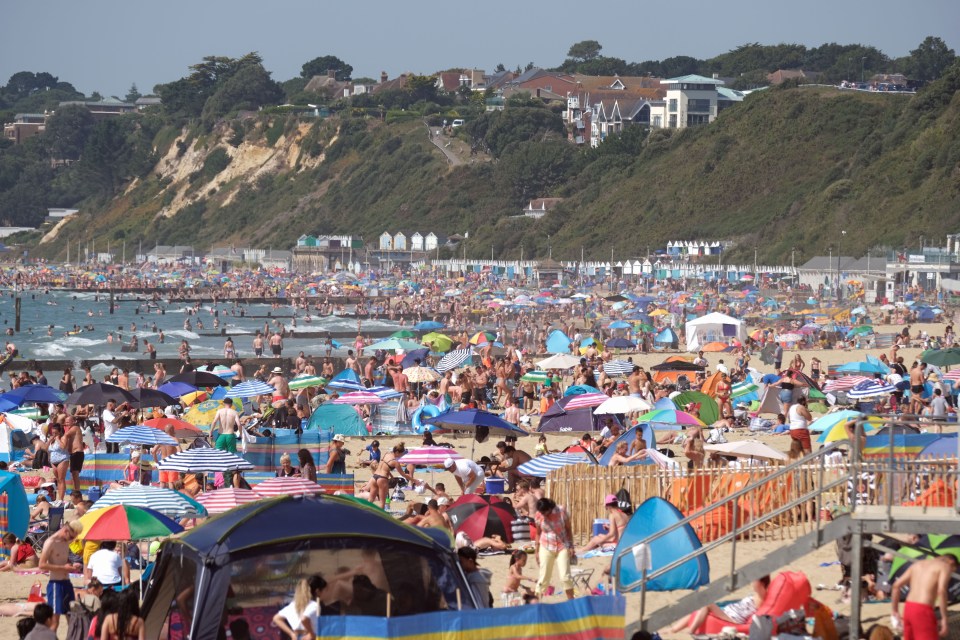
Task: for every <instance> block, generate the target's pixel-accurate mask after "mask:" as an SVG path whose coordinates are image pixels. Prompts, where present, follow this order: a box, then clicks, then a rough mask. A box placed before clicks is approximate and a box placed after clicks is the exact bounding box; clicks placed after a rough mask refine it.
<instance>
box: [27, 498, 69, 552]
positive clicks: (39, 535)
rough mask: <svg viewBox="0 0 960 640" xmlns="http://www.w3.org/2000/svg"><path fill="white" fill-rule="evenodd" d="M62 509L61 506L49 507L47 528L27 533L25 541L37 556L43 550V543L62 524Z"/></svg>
mask: <svg viewBox="0 0 960 640" xmlns="http://www.w3.org/2000/svg"><path fill="white" fill-rule="evenodd" d="M63 509H64V508H63V507H50V512H49V517H48V518H47V528H46V529H42V530H40V531H36V532H34V533H28V534H27V539H26V540H25V542H29V543H30V545H31V546H32V547H33V548H34V550H35V551H36V552H37V555H38V556H39V555H40V553H41V552H42V551H43V543H44V542H46V541H47V539H48V538H49V537H50V536H52V535H53V534H55V533H56V532H57V531H59V530H60V527H62V526H63Z"/></svg>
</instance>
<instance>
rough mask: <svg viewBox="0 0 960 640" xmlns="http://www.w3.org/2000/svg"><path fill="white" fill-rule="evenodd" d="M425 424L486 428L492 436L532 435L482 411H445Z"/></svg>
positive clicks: (446, 426)
mask: <svg viewBox="0 0 960 640" xmlns="http://www.w3.org/2000/svg"><path fill="white" fill-rule="evenodd" d="M423 422H424V424H432V425H436V426H438V427H443V428H445V429H453V430H464V429H470V430H476V429H480V428H484V429H486V430H487V432H488V433H490V434H496V435H517V436H521V437H522V436H527V435H530V434H528V433H527V432H526V431H524V430H523V429H521V428H520V427H518V426H516V425H515V424H511V423H509V422H507V421H506V420H504V419H503V418H501V417H500V416H498V415H496V414H494V413H490V412H489V411H483V410H482V409H464V410H462V411H444V412H443V413H441V414H440V415H438V416H436V417H433V418H427V419H426V420H424V421H423Z"/></svg>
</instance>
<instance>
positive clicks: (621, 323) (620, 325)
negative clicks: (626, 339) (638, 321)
mask: <svg viewBox="0 0 960 640" xmlns="http://www.w3.org/2000/svg"><path fill="white" fill-rule="evenodd" d="M630 326H631V325H630V323H629V322H626V321H625V320H614V321H613V322H611V323H610V324H608V325H607V328H609V329H629V328H630Z"/></svg>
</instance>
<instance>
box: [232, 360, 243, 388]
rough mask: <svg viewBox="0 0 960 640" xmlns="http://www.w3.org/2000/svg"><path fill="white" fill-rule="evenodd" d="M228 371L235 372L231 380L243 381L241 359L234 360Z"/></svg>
mask: <svg viewBox="0 0 960 640" xmlns="http://www.w3.org/2000/svg"><path fill="white" fill-rule="evenodd" d="M230 371H233V372H234V373H235V374H237V375H235V376H234V377H233V380H234V382H235V383H237V384H240V383H241V382H243V381H244V377H243V361H242V360H236V361H234V363H233V364H232V365H230Z"/></svg>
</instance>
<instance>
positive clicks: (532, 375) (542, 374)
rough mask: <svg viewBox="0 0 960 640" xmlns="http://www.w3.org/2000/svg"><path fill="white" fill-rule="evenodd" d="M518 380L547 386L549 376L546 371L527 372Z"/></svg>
mask: <svg viewBox="0 0 960 640" xmlns="http://www.w3.org/2000/svg"><path fill="white" fill-rule="evenodd" d="M520 380H521V381H523V382H535V383H537V384H547V383H548V382H550V374H549V373H547V372H546V371H528V372H526V373H525V374H523V375H522V376H521V377H520Z"/></svg>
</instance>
